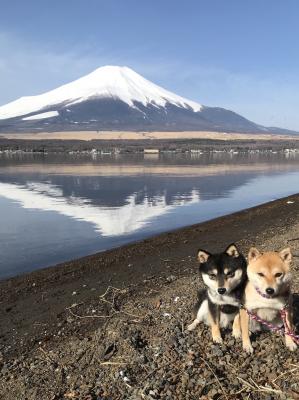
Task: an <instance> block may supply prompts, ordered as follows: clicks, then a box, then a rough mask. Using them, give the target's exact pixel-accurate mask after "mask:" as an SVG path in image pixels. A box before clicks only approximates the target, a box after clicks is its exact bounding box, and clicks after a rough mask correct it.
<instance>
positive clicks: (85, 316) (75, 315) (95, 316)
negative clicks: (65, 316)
mask: <svg viewBox="0 0 299 400" xmlns="http://www.w3.org/2000/svg"><path fill="white" fill-rule="evenodd" d="M68 310H69V312H70V313H71V314H72V315H73V317H76V318H80V319H84V318H105V319H106V318H111V317H113V315H114V314H113V315H78V314H75V313H74V312H73V311H72V310H71V309H70V308H68Z"/></svg>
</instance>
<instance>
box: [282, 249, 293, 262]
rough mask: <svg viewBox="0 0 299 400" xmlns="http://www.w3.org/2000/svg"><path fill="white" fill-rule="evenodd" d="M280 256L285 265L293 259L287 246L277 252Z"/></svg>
mask: <svg viewBox="0 0 299 400" xmlns="http://www.w3.org/2000/svg"><path fill="white" fill-rule="evenodd" d="M279 255H280V258H281V259H282V261H283V262H284V263H285V264H286V265H287V266H290V264H291V262H292V260H293V256H292V253H291V249H290V248H289V247H287V248H285V249H283V250H281V251H280V252H279Z"/></svg>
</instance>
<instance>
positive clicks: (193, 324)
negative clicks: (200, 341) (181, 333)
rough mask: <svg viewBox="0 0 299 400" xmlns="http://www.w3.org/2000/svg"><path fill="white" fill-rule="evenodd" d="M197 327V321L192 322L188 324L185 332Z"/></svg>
mask: <svg viewBox="0 0 299 400" xmlns="http://www.w3.org/2000/svg"><path fill="white" fill-rule="evenodd" d="M197 325H198V321H197V320H194V321H193V322H192V324H190V325H188V326H187V331H193V330H194V329H195V328H196V327H197Z"/></svg>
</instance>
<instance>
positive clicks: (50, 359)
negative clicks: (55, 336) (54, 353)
mask: <svg viewBox="0 0 299 400" xmlns="http://www.w3.org/2000/svg"><path fill="white" fill-rule="evenodd" d="M38 349H39V350H40V351H41V352H42V353H43V354H44V355H45V356H46V357H47V359H48V360H49V361H50V362H51V363H52V364H58V363H57V361H55V360H53V358H52V357H50V356H49V354H48V353H47V352H46V351H45V350H44V349H43V348H42V347H39V348H38Z"/></svg>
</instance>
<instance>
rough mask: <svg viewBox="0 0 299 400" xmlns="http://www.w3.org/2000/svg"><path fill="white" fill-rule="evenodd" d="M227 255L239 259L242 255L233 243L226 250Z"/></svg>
mask: <svg viewBox="0 0 299 400" xmlns="http://www.w3.org/2000/svg"><path fill="white" fill-rule="evenodd" d="M225 253H226V254H228V255H229V256H231V257H235V258H237V257H239V255H240V253H239V250H238V249H237V246H236V245H235V244H234V243H232V244H230V245H229V246H228V247H227V248H226V249H225Z"/></svg>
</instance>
